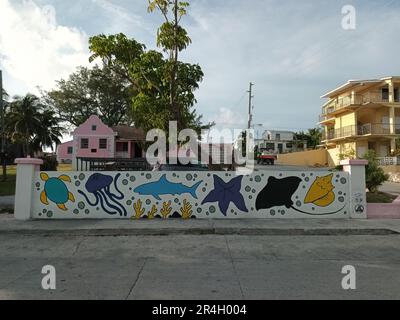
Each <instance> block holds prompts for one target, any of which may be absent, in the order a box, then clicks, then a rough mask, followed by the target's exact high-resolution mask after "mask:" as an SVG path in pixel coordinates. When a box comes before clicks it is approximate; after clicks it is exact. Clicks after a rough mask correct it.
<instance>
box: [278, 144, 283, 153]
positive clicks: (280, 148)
mask: <svg viewBox="0 0 400 320" xmlns="http://www.w3.org/2000/svg"><path fill="white" fill-rule="evenodd" d="M278 153H279V154H281V153H283V144H282V143H278Z"/></svg>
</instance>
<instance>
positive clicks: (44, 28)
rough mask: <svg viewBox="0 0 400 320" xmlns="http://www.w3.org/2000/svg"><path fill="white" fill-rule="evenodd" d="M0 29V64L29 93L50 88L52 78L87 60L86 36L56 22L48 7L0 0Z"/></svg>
mask: <svg viewBox="0 0 400 320" xmlns="http://www.w3.org/2000/svg"><path fill="white" fill-rule="evenodd" d="M0 30H1V33H0V65H1V67H2V68H4V70H5V71H6V72H7V74H8V76H9V77H10V78H11V79H12V80H11V82H15V81H18V82H19V83H20V87H25V88H27V89H28V90H29V91H30V92H34V93H35V92H36V90H35V89H36V87H37V86H40V87H42V88H43V89H50V88H52V87H53V86H54V84H55V80H58V79H60V78H63V77H66V76H68V75H69V74H70V73H71V72H72V71H74V70H75V68H76V67H77V66H79V65H87V64H88V63H89V62H88V56H89V52H88V37H87V35H86V34H85V33H84V32H83V31H81V30H78V29H77V28H70V27H66V26H62V25H59V24H57V18H56V12H55V9H54V7H52V6H38V5H37V4H36V3H35V1H32V0H24V1H22V2H11V1H10V0H0ZM9 91H11V90H9ZM15 91H18V88H16V90H15ZM12 93H21V92H12Z"/></svg>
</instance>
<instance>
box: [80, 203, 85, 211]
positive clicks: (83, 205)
mask: <svg viewBox="0 0 400 320" xmlns="http://www.w3.org/2000/svg"><path fill="white" fill-rule="evenodd" d="M78 208H79V209H81V210H82V209H85V203H84V202H79V203H78Z"/></svg>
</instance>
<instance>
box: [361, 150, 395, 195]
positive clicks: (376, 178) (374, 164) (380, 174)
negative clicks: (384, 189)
mask: <svg viewBox="0 0 400 320" xmlns="http://www.w3.org/2000/svg"><path fill="white" fill-rule="evenodd" d="M363 159H365V160H368V165H367V166H366V167H365V183H366V185H367V188H368V190H369V191H370V192H377V191H378V187H379V186H381V185H382V184H383V183H384V182H385V181H388V180H389V175H388V174H386V173H385V171H383V169H382V168H381V167H379V165H378V161H377V159H376V154H375V152H374V151H372V150H369V151H368V152H367V153H366V154H365V155H364V157H363Z"/></svg>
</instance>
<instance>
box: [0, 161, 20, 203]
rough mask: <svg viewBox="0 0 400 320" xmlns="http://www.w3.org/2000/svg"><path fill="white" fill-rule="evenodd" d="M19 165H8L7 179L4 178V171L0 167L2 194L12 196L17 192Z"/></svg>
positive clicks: (0, 193) (0, 189) (0, 191)
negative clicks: (16, 181)
mask: <svg viewBox="0 0 400 320" xmlns="http://www.w3.org/2000/svg"><path fill="white" fill-rule="evenodd" d="M16 174H17V166H7V179H6V181H2V180H3V171H2V170H1V167H0V196H12V195H14V194H15V180H16Z"/></svg>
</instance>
